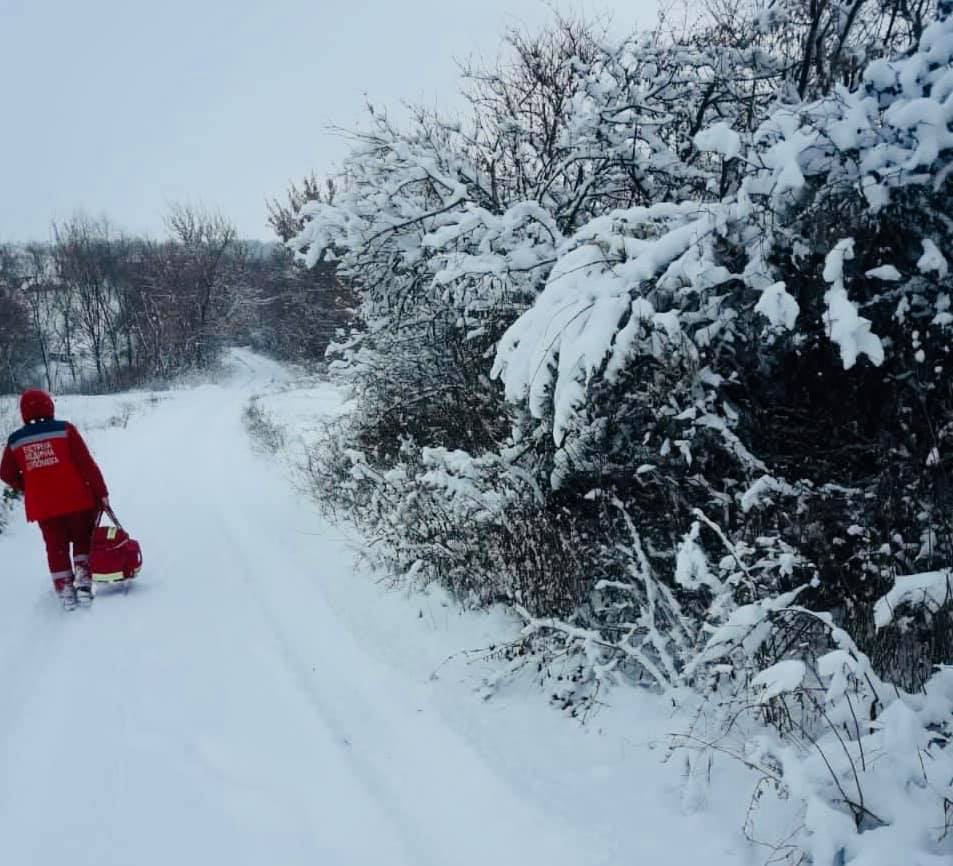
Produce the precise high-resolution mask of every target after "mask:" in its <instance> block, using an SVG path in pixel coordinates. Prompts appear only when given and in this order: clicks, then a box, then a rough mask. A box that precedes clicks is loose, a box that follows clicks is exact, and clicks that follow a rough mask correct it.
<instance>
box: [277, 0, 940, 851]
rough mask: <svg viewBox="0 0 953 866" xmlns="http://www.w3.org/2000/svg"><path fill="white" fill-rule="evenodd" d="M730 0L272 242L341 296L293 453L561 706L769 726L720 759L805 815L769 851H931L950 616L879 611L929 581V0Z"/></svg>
mask: <svg viewBox="0 0 953 866" xmlns="http://www.w3.org/2000/svg"><path fill="white" fill-rule="evenodd" d="M755 5H756V9H755V13H756V14H753V15H752V17H751V18H750V19H744V18H742V21H741V23H740V24H737V23H736V24H737V27H739V28H742V29H744V28H747V29H744V32H741V30H736V31H734V32H732V31H729V30H726V29H724V27H722V25H721V24H718V22H716V25H717V26H715V27H714V29H708V30H705V31H704V32H702V33H699V34H696V35H694V36H693V37H692V38H689V39H686V40H684V41H678V42H671V41H669V42H666V41H665V40H662V39H661V38H660V37H652V38H643V37H638V38H633V39H630V40H626V41H624V42H623V43H622V44H621V45H617V46H608V47H603V45H602V44H601V43H600V44H599V45H598V46H588V48H587V53H585V55H580V56H579V57H572V58H570V57H566V56H562V55H560V54H559V53H558V52H557V53H556V54H555V55H550V57H549V59H550V60H552V59H553V58H554V57H555V59H556V61H559V59H560V57H561V56H562V62H564V63H565V64H567V68H566V69H565V70H561V72H562V73H563V74H562V76H561V77H560V76H558V75H557V76H550V78H551V79H552V80H554V81H558V82H559V85H558V86H559V87H562V88H564V89H565V93H564V95H563V99H562V101H561V102H560V103H559V104H560V106H561V113H559V115H558V123H556V124H555V125H554V127H553V132H552V134H551V135H550V136H549V138H548V139H547V138H546V136H541V135H540V130H539V129H538V128H537V127H535V126H534V123H538V122H539V121H538V120H534V119H533V117H532V116H531V115H530V116H521V117H519V118H518V119H517V120H514V121H513V122H511V123H509V124H508V123H506V122H504V119H503V118H502V117H501V116H500V114H499V113H496V114H493V113H492V112H491V114H490V119H491V120H492V122H489V121H488V120H487V119H486V118H481V116H480V115H479V113H478V115H477V117H478V120H481V119H482V120H483V122H482V124H481V123H480V122H478V123H476V125H475V127H474V129H467V130H465V129H464V127H463V126H462V125H456V126H454V125H452V124H446V123H443V122H440V121H438V120H437V119H435V118H431V117H421V118H418V122H417V123H416V124H415V125H414V127H413V128H412V130H410V131H409V132H399V131H397V130H394V129H392V128H390V127H389V126H387V125H386V123H384V124H383V125H382V126H380V127H379V128H378V132H377V133H376V134H375V135H374V136H370V137H365V138H364V139H363V140H362V141H363V143H362V144H361V146H360V147H359V148H358V150H357V151H356V152H355V155H354V157H353V161H352V163H351V164H350V167H349V177H348V182H349V184H351V185H350V187H349V189H350V191H351V192H350V197H347V196H345V197H344V198H342V199H336V200H335V204H334V206H333V207H330V208H329V207H327V206H324V205H322V206H316V207H314V208H312V209H310V210H308V211H307V212H306V213H305V219H306V224H305V228H304V230H303V232H302V234H301V235H300V236H299V238H298V239H297V241H296V242H295V243H296V245H297V247H298V248H299V249H301V250H304V251H305V253H306V255H307V256H309V257H310V258H311V259H312V260H316V259H317V258H318V257H320V256H321V255H336V256H338V257H339V258H340V261H341V263H342V268H343V269H344V272H345V273H347V274H348V275H349V276H350V277H351V278H353V279H354V280H355V281H356V285H357V288H358V291H359V292H360V293H361V294H362V297H363V318H364V329H363V331H362V332H361V333H360V334H358V335H357V336H356V338H355V340H354V341H353V342H352V343H351V344H350V345H349V347H348V348H347V353H346V356H345V357H346V362H347V371H348V375H349V377H350V381H351V384H352V386H353V387H354V388H355V393H356V395H357V397H358V401H357V411H356V413H355V415H354V416H352V417H351V418H349V419H346V420H345V421H344V422H342V427H341V428H340V429H339V430H337V431H335V432H334V434H333V435H331V436H329V437H328V438H327V440H326V441H325V443H324V445H323V446H322V448H323V450H318V451H317V452H315V460H314V465H313V471H314V473H315V477H316V478H317V479H318V482H319V484H318V486H319V487H322V488H324V489H326V490H328V491H330V495H331V496H332V497H333V498H334V500H335V501H336V503H337V504H339V505H341V504H343V506H344V507H345V509H346V510H347V511H348V513H350V514H351V515H353V516H355V517H357V518H358V520H359V521H360V522H361V524H362V526H363V527H364V528H365V529H366V530H367V531H368V534H369V535H370V537H371V538H372V539H373V540H375V541H377V542H378V543H379V548H378V549H379V551H380V553H381V556H382V558H383V560H384V561H385V562H386V563H387V564H388V566H389V567H391V568H392V569H393V570H394V571H395V572H396V573H397V574H400V575H405V576H409V577H414V576H417V577H421V578H425V579H439V580H441V581H443V582H444V583H445V584H446V585H448V586H450V587H452V588H454V589H455V590H456V591H457V592H458V595H459V596H460V597H461V598H464V599H466V600H467V601H476V602H478V603H489V602H493V601H503V602H506V603H508V604H509V605H511V606H513V607H514V608H515V609H516V610H517V611H518V612H519V613H520V615H521V616H522V617H523V619H524V621H525V632H524V638H525V640H524V647H523V648H524V649H525V647H530V648H533V649H537V650H540V652H541V653H542V654H543V655H544V658H546V659H552V658H555V657H563V658H571V659H572V660H573V663H574V664H576V665H577V668H576V671H575V673H574V674H573V676H572V677H571V678H570V681H569V684H568V685H567V686H566V688H565V690H564V691H562V692H560V693H558V694H557V698H558V699H559V700H560V701H561V702H563V704H564V705H566V706H569V705H573V706H574V705H576V703H577V702H578V701H579V700H580V699H581V698H583V699H584V698H585V697H586V696H587V695H588V696H590V697H591V695H592V694H593V692H594V690H596V689H598V688H600V687H601V686H602V684H603V683H606V682H610V681H619V680H624V679H639V680H642V681H647V682H649V683H650V684H652V685H653V686H655V687H657V688H659V689H661V690H664V691H666V692H668V693H670V694H672V695H676V696H679V697H680V698H684V695H685V694H688V693H694V694H696V695H704V696H705V697H706V698H707V704H706V706H705V708H704V709H702V710H700V711H699V718H700V719H704V720H705V721H706V723H707V724H709V729H708V731H707V732H706V734H705V736H706V737H707V742H709V743H712V742H715V743H717V742H718V741H719V739H720V738H729V737H731V736H733V735H734V732H735V731H736V730H738V726H748V727H747V728H746V729H745V731H744V733H745V735H746V736H747V735H749V734H750V733H751V731H752V730H755V728H754V727H751V726H754V725H755V723H758V724H761V725H763V724H764V723H765V722H767V723H768V724H769V725H770V726H771V727H772V730H773V733H771V734H763V738H762V740H758V742H761V743H762V750H761V752H759V753H758V754H756V755H751V754H748V753H747V752H744V751H741V752H739V754H740V756H741V757H742V758H743V759H744V760H745V761H746V762H748V763H749V764H751V765H754V766H757V767H760V768H761V769H762V770H763V771H764V773H765V778H766V779H769V780H771V781H772V783H773V784H775V785H776V786H777V787H778V789H779V790H781V791H783V792H786V794H787V795H788V796H790V797H792V798H793V799H795V800H796V801H797V802H799V803H801V804H802V806H803V824H804V828H803V831H802V833H801V834H800V835H799V836H798V837H797V839H796V841H795V842H792V843H791V844H792V848H791V853H792V856H795V857H796V856H800V854H803V852H810V854H811V856H812V857H813V858H814V862H819V863H820V862H823V863H825V864H826V863H827V862H836V858H840V859H841V861H842V862H844V863H847V862H856V863H878V861H877V860H875V859H871V857H873V856H875V855H874V854H873V853H872V852H874V851H875V850H876V849H877V841H876V840H877V839H878V838H879V839H883V840H884V842H883V850H885V851H887V850H899V848H898V847H897V846H900V847H902V845H903V844H906V843H909V846H910V850H911V851H914V852H919V853H917V855H916V856H921V854H922V857H921V861H922V862H924V863H925V862H930V861H929V857H930V856H941V853H942V852H943V847H942V846H943V845H944V844H947V845H948V842H945V841H944V837H943V833H944V831H945V829H946V826H947V822H948V815H947V813H948V810H949V799H950V798H949V795H948V791H947V788H944V787H943V786H944V784H945V785H947V787H948V785H949V781H948V780H949V778H950V777H949V776H948V777H947V781H946V782H945V783H944V782H943V773H945V772H946V769H947V762H948V760H949V758H948V750H947V749H946V738H947V737H948V736H949V733H950V731H949V718H948V715H949V713H948V708H947V703H945V702H947V701H948V699H949V694H948V689H949V678H948V674H947V673H946V668H945V667H942V666H943V665H948V664H949V663H950V662H951V661H953V659H951V655H950V653H951V646H950V638H949V633H950V628H949V625H950V608H951V605H950V603H949V600H948V599H947V598H946V596H945V595H944V596H940V595H939V594H938V591H937V592H934V591H933V590H931V592H930V599H931V601H932V606H919V607H915V608H906V609H905V613H904V615H903V616H902V617H899V618H894V619H893V620H892V621H891V622H886V621H883V622H881V621H879V620H878V616H879V614H878V610H879V608H878V607H877V602H878V600H879V599H881V598H882V597H889V598H893V599H894V600H896V601H900V600H906V601H909V596H908V595H903V594H901V595H900V596H888V593H889V592H890V590H891V587H893V585H894V581H895V578H896V577H897V575H902V574H915V573H925V572H937V571H940V572H941V573H942V570H943V569H946V568H949V567H950V563H951V561H953V509H951V507H950V506H951V505H953V502H951V499H950V495H951V489H953V488H951V485H950V479H949V473H948V468H949V467H948V464H949V458H948V454H947V452H948V451H949V448H950V441H949V440H950V438H951V437H953V392H951V389H950V385H949V381H950V379H949V365H950V358H949V345H948V344H949V337H950V333H949V329H950V327H951V326H953V309H951V298H953V279H951V275H950V273H949V267H948V258H947V256H948V254H949V250H950V248H951V247H953V222H951V221H950V219H949V217H948V216H947V214H948V213H949V211H950V206H949V205H950V199H951V194H953V186H951V183H953V182H951V176H953V171H951V167H953V161H951V157H953V131H951V127H953V95H951V94H953V19H951V6H950V4H947V3H941V4H940V5H939V8H938V12H937V17H936V20H931V18H930V17H929V16H927V17H923V16H922V15H921V12H924V11H925V10H927V8H928V7H927V6H926V5H924V6H923V7H921V8H920V11H917V12H911V11H910V10H909V9H906V8H905V7H904V8H901V6H899V5H897V4H893V3H889V2H879V3H873V2H871V3H864V2H854V3H848V4H803V3H798V2H793V0H792V2H790V3H786V2H785V3H777V4H770V5H765V6H764V7H761V6H760V5H758V4H755ZM795 35H796V38H795ZM557 66H558V62H557ZM537 83H538V82H537ZM491 84H492V85H493V86H491V87H490V89H489V91H488V92H487V91H484V97H483V98H482V101H481V100H477V102H476V103H475V105H477V107H478V108H485V107H486V106H487V105H490V106H497V105H498V104H506V103H505V99H502V100H501V99H500V98H499V97H498V95H497V91H496V90H495V89H494V88H495V87H496V81H495V79H491ZM503 92H504V93H505V92H506V91H505V90H504V91H503ZM531 92H533V93H535V91H532V89H531ZM547 140H548V141H550V142H551V143H552V146H551V148H550V150H549V151H546V158H545V159H541V157H540V150H539V147H538V144H539V142H541V141H547ZM491 145H492V146H491ZM524 152H525V153H526V154H527V158H526V164H525V165H523V164H521V161H520V159H518V158H517V155H518V154H521V153H524ZM498 166H499V167H501V170H503V169H505V170H503V176H502V177H497V176H496V175H495V174H494V171H495V170H496V168H497V167H498ZM539 179H542V180H541V182H540V183H539V184H536V183H535V182H534V181H535V180H539ZM501 190H502V192H501ZM931 586H933V585H932V584H931ZM934 589H935V587H934ZM901 597H902V598H901ZM878 625H879V626H880V627H879V628H878ZM938 665H939V666H941V667H939V668H938V667H937V666H938ZM924 695H926V697H924ZM934 696H938V697H934ZM751 707H754V709H755V712H754V713H752V712H751V711H750V708H751ZM945 712H946V713H947V716H944V715H943V714H944V713H945ZM904 731H906V733H904ZM712 732H714V733H712ZM924 732H926V733H924ZM762 733H763V731H762ZM934 735H935V736H934ZM752 738H753V739H752V741H755V739H754V735H752ZM833 753H836V754H833ZM874 754H876V755H878V756H879V755H885V756H887V758H886V759H885V760H883V761H878V760H870V759H869V758H870V756H872V755H874ZM920 757H923V760H924V764H926V763H927V762H929V764H930V766H929V769H927V768H924V769H923V770H922V773H921V775H920V776H916V774H913V775H911V772H910V769H911V768H912V767H913V766H914V761H913V758H916V759H917V762H919V758H920ZM934 773H936V774H934ZM909 786H919V787H918V788H917V790H916V791H915V792H913V795H911V796H910V798H909V802H910V803H915V804H916V808H915V809H913V810H910V811H905V809H904V806H903V802H906V801H904V799H903V793H902V792H903V791H905V790H907V788H908V787H909ZM874 804H876V808H875V806H874ZM903 840H905V842H904V841H903ZM891 846H893V847H891ZM798 852H800V854H799V853H798ZM825 858H826V859H825ZM923 858H926V859H923ZM880 862H884V863H886V862H891V861H883V860H882V861H880ZM892 862H897V861H892Z"/></svg>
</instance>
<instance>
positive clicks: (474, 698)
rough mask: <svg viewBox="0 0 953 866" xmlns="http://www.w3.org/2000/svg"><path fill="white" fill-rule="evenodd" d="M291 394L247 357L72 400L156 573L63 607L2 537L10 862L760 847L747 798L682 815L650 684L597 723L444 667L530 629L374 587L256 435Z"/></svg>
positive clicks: (568, 855) (0, 785)
mask: <svg viewBox="0 0 953 866" xmlns="http://www.w3.org/2000/svg"><path fill="white" fill-rule="evenodd" d="M276 382H277V383H282V382H285V383H287V382H288V374H287V372H286V371H285V370H284V369H283V368H282V367H280V366H279V365H277V364H274V363H273V362H270V361H267V360H265V359H262V358H260V357H256V356H254V355H251V354H250V353H247V352H236V353H235V355H234V357H233V362H232V372H231V376H230V377H229V379H228V380H227V381H226V382H224V383H223V384H220V385H203V386H198V387H194V388H191V389H185V390H177V391H171V392H167V393H164V394H161V395H159V397H160V398H161V399H160V400H159V401H158V402H150V401H149V399H148V397H147V395H127V396H125V397H119V398H115V397H113V398H68V399H64V400H63V401H61V403H60V415H61V417H67V418H71V419H72V420H74V421H75V422H76V423H78V424H79V425H80V426H81V427H82V429H83V430H84V432H86V433H87V438H88V439H89V442H90V444H91V447H92V449H93V451H94V453H95V454H96V456H97V458H98V459H99V461H100V463H101V465H102V466H103V469H104V472H105V474H106V477H107V480H108V482H109V483H110V487H111V494H112V501H113V504H114V505H115V507H116V508H117V511H118V512H119V514H120V517H121V518H122V519H123V520H124V522H125V523H126V524H127V527H128V528H129V529H130V530H131V531H132V532H133V533H134V534H135V535H136V536H138V537H139V538H140V539H141V541H142V543H143V548H144V552H145V557H146V563H147V564H146V568H145V570H144V572H143V574H142V576H141V578H140V579H139V581H138V582H137V583H135V584H134V585H133V586H132V587H131V588H130V590H129V592H128V593H123V592H122V591H106V592H101V593H100V595H99V597H98V598H97V600H96V602H95V604H94V606H93V608H92V609H91V610H89V611H84V610H79V611H76V612H74V613H69V614H66V613H63V612H62V611H61V610H60V609H59V608H58V606H57V603H56V601H55V599H54V598H53V597H52V594H51V593H50V592H49V590H48V586H47V578H46V576H45V568H44V567H43V566H44V563H43V557H42V546H41V542H40V537H39V533H38V532H37V530H36V528H35V527H33V526H27V525H26V524H25V522H24V521H23V516H22V513H21V512H20V510H19V509H18V511H17V513H16V515H15V516H14V518H13V520H12V521H11V525H10V527H9V529H8V530H7V531H6V532H5V533H4V534H2V535H0V576H2V579H3V583H2V588H3V593H4V596H3V605H2V606H0V864H5V866H6V864H9V866H54V864H55V866H62V864H70V866H85V864H89V866H112V864H115V866H150V864H162V866H169V864H184V866H190V864H202V866H214V864H228V866H243V864H275V866H297V864H308V866H318V864H320V866H339V864H362V866H364V864H367V866H371V864H373V866H402V864H413V866H457V864H460V866H471V864H472V866H509V864H512V866H517V864H519V866H535V864H540V866H543V864H546V866H564V864H565V866H610V864H611V866H617V864H618V866H622V864H652V866H694V864H696V863H698V864H702V863H703V864H705V866H727V864H739V863H746V862H760V861H761V860H763V859H764V858H763V856H761V857H759V856H755V855H753V853H752V851H751V850H750V849H749V848H748V847H747V846H746V843H745V842H744V840H743V839H742V837H741V832H740V828H741V824H742V821H743V811H744V807H745V805H746V802H745V800H744V794H743V793H740V794H739V795H738V796H736V797H724V798H719V800H718V801H717V802H715V803H713V804H712V805H711V806H708V807H707V808H701V809H698V808H696V806H697V804H696V803H694V802H693V803H692V808H691V809H687V808H686V807H685V805H684V804H685V798H684V797H683V795H682V793H681V787H682V786H681V779H680V771H679V767H678V764H677V762H672V763H670V764H662V763H661V756H662V754H663V752H664V750H665V733H666V732H667V731H668V730H669V729H670V728H671V727H673V726H674V723H673V722H670V720H668V719H667V718H666V710H665V707H664V706H662V705H661V703H660V702H659V701H658V700H657V699H655V698H654V697H652V696H650V695H645V694H639V693H635V692H632V693H629V692H626V691H624V690H619V692H618V693H617V694H615V695H613V696H612V704H613V705H612V706H611V707H608V708H606V709H605V710H603V711H602V712H601V713H600V714H599V715H597V716H596V718H595V719H594V720H593V721H592V722H591V723H590V725H589V726H588V727H586V728H582V727H580V726H579V724H578V723H577V722H575V721H573V720H571V719H568V718H566V717H565V716H563V715H561V714H559V713H558V712H557V711H555V710H554V709H552V708H551V707H550V706H549V705H548V704H547V701H546V697H545V694H544V693H543V692H542V691H541V690H539V688H538V686H537V685H536V684H534V683H533V682H531V681H529V680H528V679H527V680H525V681H520V680H517V681H515V682H512V683H510V684H508V685H506V686H504V687H502V688H501V689H500V691H499V692H498V694H496V696H495V697H493V699H492V700H488V701H484V700H483V699H482V698H481V696H480V694H479V688H478V687H479V686H480V684H481V682H482V680H483V679H484V678H485V677H492V676H493V674H494V673H495V672H496V670H497V668H496V667H495V665H496V663H495V662H493V661H492V660H485V659H482V658H481V657H479V656H476V657H471V659H470V661H469V662H468V661H466V660H465V658H464V657H463V656H460V655H457V656H456V657H455V658H454V659H453V660H451V661H449V662H446V659H447V657H448V656H450V655H452V654H454V653H458V652H459V651H460V650H466V649H473V648H479V647H485V646H488V645H489V644H491V643H494V642H497V643H498V642H500V641H502V640H505V639H507V637H512V636H513V634H514V632H515V629H516V626H515V624H514V623H513V622H511V621H509V620H508V619H507V618H506V617H505V616H504V615H503V614H501V613H491V614H474V613H466V614H464V613H461V612H460V611H458V610H457V609H456V608H454V607H453V606H452V605H450V604H448V603H447V601H446V599H444V598H443V597H442V596H441V594H440V593H439V592H432V593H429V594H426V595H409V596H408V595H404V594H401V593H395V592H388V591H386V590H385V589H384V588H383V587H382V586H381V585H380V584H378V583H375V582H374V580H373V579H372V578H371V577H370V576H369V575H367V574H365V573H362V572H360V571H358V572H355V568H354V565H353V553H354V549H353V545H354V544H355V543H359V542H357V541H356V540H355V539H354V538H347V537H345V533H344V531H342V530H341V529H340V528H338V527H334V526H330V525H328V524H327V523H326V522H325V521H323V520H322V519H321V517H320V516H319V515H318V514H317V513H316V511H315V509H314V507H313V506H312V505H311V504H310V503H308V502H307V501H306V500H304V499H303V497H302V496H301V495H300V494H298V493H296V492H295V490H294V487H293V485H292V483H291V481H290V479H289V478H288V477H287V476H286V474H285V472H284V471H283V470H282V468H281V465H280V463H279V462H278V461H276V460H274V459H271V458H269V457H266V456H262V455H259V454H256V453H255V451H254V450H253V448H252V446H251V443H250V441H249V439H248V437H247V435H246V432H245V430H244V428H243V426H242V420H241V415H242V411H243V409H244V407H245V405H246V404H247V401H248V399H249V398H250V396H251V395H253V394H256V393H260V392H262V391H266V390H268V389H269V388H270V387H272V386H273V385H274V383H276ZM285 387H286V388H287V387H288V386H287V385H286V386H285ZM273 390H274V389H273ZM278 390H281V389H280V388H279V389H278ZM276 399H278V400H279V403H280V405H284V406H285V408H288V409H289V411H293V409H294V407H295V406H297V407H298V408H303V405H304V403H303V401H302V400H301V398H300V395H298V396H297V397H296V394H295V392H294V391H293V390H288V391H287V392H286V393H285V394H284V395H282V396H281V397H280V398H276ZM282 401H283V402H282ZM296 401H297V402H296ZM339 403H340V399H339V398H338V397H337V395H336V394H335V393H334V391H333V390H332V389H330V388H329V387H325V388H324V389H320V388H319V389H317V390H314V389H312V390H311V391H310V392H309V394H308V398H307V406H308V407H309V409H310V411H312V412H314V407H315V406H316V405H317V406H318V407H320V408H319V410H318V411H324V412H328V413H330V412H333V411H335V410H336V408H337V407H338V405H339ZM123 405H125V406H129V407H130V408H131V409H134V411H132V413H131V415H129V417H128V423H127V425H126V426H122V421H123V416H124V415H125V414H128V413H124V412H122V411H119V407H121V406H123ZM110 419H112V421H111V424H110ZM474 658H475V660H474ZM728 772H729V773H734V770H732V769H730V768H729V770H728ZM718 782H719V780H718V779H716V784H717V783H718ZM721 782H722V787H723V788H724V787H725V786H726V785H727V787H728V788H730V789H732V790H734V791H736V792H737V791H740V790H741V789H740V788H737V787H736V784H743V780H742V779H740V778H734V777H731V778H727V779H723V780H721ZM716 789H717V788H716Z"/></svg>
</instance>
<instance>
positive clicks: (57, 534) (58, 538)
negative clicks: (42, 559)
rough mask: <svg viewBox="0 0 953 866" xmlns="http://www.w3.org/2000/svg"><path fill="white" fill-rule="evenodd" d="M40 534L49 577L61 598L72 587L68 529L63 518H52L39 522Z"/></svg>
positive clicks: (66, 522)
mask: <svg viewBox="0 0 953 866" xmlns="http://www.w3.org/2000/svg"><path fill="white" fill-rule="evenodd" d="M40 532H42V533H43V542H44V543H45V544H46V558H47V562H48V563H49V566H50V577H51V578H52V580H53V588H54V589H55V590H56V593H57V595H60V596H62V595H63V593H64V591H66V589H67V588H70V589H71V588H72V586H73V566H72V564H71V562H70V556H69V545H70V539H69V527H68V521H67V520H66V518H63V517H54V518H51V519H50V520H42V521H40Z"/></svg>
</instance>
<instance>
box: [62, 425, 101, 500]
mask: <svg viewBox="0 0 953 866" xmlns="http://www.w3.org/2000/svg"><path fill="white" fill-rule="evenodd" d="M66 432H67V435H68V437H69V447H70V454H71V456H72V458H73V462H74V463H75V464H76V468H77V469H79V473H80V475H82V476H83V480H84V481H85V482H86V483H87V484H88V485H89V489H90V490H92V491H93V496H95V497H96V501H97V502H99V503H100V504H104V503H106V502H107V500H108V499H109V490H108V489H107V488H106V481H105V479H104V478H103V473H102V472H100V471H99V466H97V465H96V461H95V460H93V455H92V454H90V453H89V449H88V448H87V447H86V443H85V442H84V441H83V437H82V436H80V433H79V430H77V429H76V428H75V427H74V426H73V425H72V424H67V425H66Z"/></svg>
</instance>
